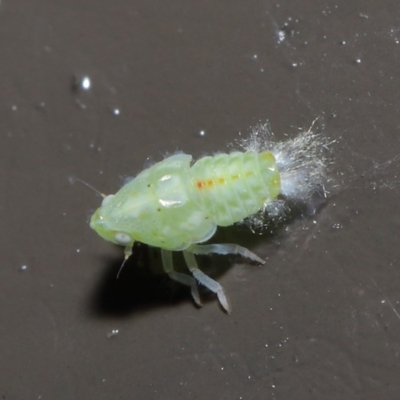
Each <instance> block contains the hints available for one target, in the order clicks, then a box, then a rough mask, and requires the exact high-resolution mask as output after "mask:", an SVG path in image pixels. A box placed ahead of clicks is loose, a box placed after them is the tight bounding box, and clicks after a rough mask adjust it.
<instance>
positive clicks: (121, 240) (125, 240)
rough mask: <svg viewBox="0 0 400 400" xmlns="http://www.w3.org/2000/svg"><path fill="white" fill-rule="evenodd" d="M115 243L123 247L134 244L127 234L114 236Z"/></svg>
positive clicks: (119, 233) (121, 233) (120, 233)
mask: <svg viewBox="0 0 400 400" xmlns="http://www.w3.org/2000/svg"><path fill="white" fill-rule="evenodd" d="M114 238H115V241H116V242H117V243H118V244H121V245H127V244H129V243H131V242H132V238H131V237H130V236H129V235H128V234H127V233H125V232H118V233H116V234H115V236H114Z"/></svg>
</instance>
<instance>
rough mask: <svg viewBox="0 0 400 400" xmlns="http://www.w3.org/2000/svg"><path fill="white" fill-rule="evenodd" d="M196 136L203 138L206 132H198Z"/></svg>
mask: <svg viewBox="0 0 400 400" xmlns="http://www.w3.org/2000/svg"><path fill="white" fill-rule="evenodd" d="M197 135H198V136H200V137H203V136H205V135H206V131H204V130H201V131H199V132H198V133H197Z"/></svg>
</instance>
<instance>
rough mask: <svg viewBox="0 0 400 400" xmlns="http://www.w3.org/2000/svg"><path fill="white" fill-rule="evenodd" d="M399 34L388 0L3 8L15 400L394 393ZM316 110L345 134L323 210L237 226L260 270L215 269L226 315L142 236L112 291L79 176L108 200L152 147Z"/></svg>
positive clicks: (6, 0) (207, 141) (8, 341)
mask: <svg viewBox="0 0 400 400" xmlns="http://www.w3.org/2000/svg"><path fill="white" fill-rule="evenodd" d="M399 41H400V13H399V5H398V1H394V0H393V1H390V0H384V1H381V2H378V1H351V2H349V1H346V0H339V1H333V2H332V1H329V2H328V1H326V2H318V1H311V0H299V1H296V2H294V1H290V0H286V1H279V2H273V1H252V0H250V1H247V2H243V1H238V0H230V1H219V0H217V1H216V0H213V1H188V0H184V1H183V0H171V1H168V2H155V1H148V0H137V1H135V2H133V1H120V0H117V1H113V2H110V1H102V0H96V1H94V0H85V1H81V0H80V1H77V0H70V1H68V2H62V1H32V0H29V1H28V0H15V1H10V0H1V2H0V54H1V62H0V182H1V190H0V221H1V223H0V235H1V238H0V239H1V243H2V250H1V253H0V254H1V256H0V257H1V258H0V260H1V263H0V282H1V283H0V285H1V287H0V321H1V324H0V354H1V365H2V366H1V373H0V395H1V396H2V398H3V399H11V400H14V399H58V400H64V399H133V398H135V399H220V400H222V399H229V400H232V399H243V400H246V399H284V400H288V399H318V400H321V399H377V398H379V399H398V398H399V396H400V381H399V372H400V367H399V357H400V355H399V351H400V304H399V300H400V260H399V235H398V232H399V224H400V210H399V192H400V188H399V183H400V178H399V177H398V175H397V171H398V170H399V162H398V161H397V159H396V157H398V155H399V154H400V146H399V123H400V117H399V106H398V105H399V87H400V85H399V83H400V81H399V69H400V56H399V54H400V44H399ZM84 76H88V77H90V79H91V83H92V86H91V88H90V90H88V91H83V90H79V88H75V89H74V88H73V79H77V80H78V82H79V81H80V80H81V79H82V77H84ZM74 77H75V78H74ZM116 110H119V114H118V113H117V111H116ZM316 117H319V121H318V124H319V126H320V128H322V130H323V132H324V135H326V136H329V137H331V138H332V139H334V140H338V143H337V144H335V146H334V155H335V164H334V166H333V169H332V176H333V177H334V178H335V180H336V182H337V183H338V185H339V188H338V190H337V191H336V192H335V193H334V194H333V195H332V197H331V199H330V200H329V202H328V203H327V205H326V206H325V207H324V208H323V209H322V210H321V211H320V212H319V213H318V214H317V215H316V216H315V217H313V218H311V219H303V220H300V221H294V222H293V223H290V224H288V225H287V228H286V229H283V230H281V231H280V232H279V233H277V235H273V236H271V235H265V236H254V235H251V234H249V233H248V232H246V231H245V230H244V229H237V231H236V230H232V231H230V232H228V233H227V235H230V239H232V238H233V240H235V241H237V242H239V243H241V244H247V245H249V247H251V249H252V250H253V251H255V252H257V254H259V255H261V256H262V257H266V258H267V264H266V266H265V267H263V268H259V267H255V266H250V265H248V264H247V263H246V262H245V261H244V260H238V259H235V258H229V257H228V259H227V260H225V259H223V258H221V257H215V258H212V259H208V258H202V260H201V265H202V266H204V267H205V266H206V265H207V264H209V263H211V264H212V265H214V266H218V265H219V263H220V264H221V266H222V265H223V266H224V268H222V267H221V270H220V272H222V270H223V273H218V271H217V273H216V275H214V276H216V277H217V278H218V280H219V281H220V282H221V283H222V284H223V285H224V287H225V289H226V291H227V294H228V296H229V299H230V301H231V304H232V307H233V313H232V315H231V316H227V315H225V314H224V313H223V312H222V311H221V310H220V308H219V307H218V304H217V301H216V300H215V299H214V298H213V297H212V296H210V297H209V301H207V302H206V304H205V306H204V307H203V308H202V309H200V310H199V309H196V308H195V307H194V305H193V304H192V302H191V299H190V295H189V293H188V292H187V291H186V290H185V289H182V288H180V287H177V286H176V285H172V284H171V283H170V282H169V280H168V279H167V278H166V277H164V276H163V275H162V274H157V273H152V272H151V271H150V270H151V269H152V268H151V266H152V265H157V264H159V259H158V258H157V253H156V252H154V251H153V250H148V249H147V248H146V247H145V246H139V247H137V248H136V249H135V255H134V257H133V260H131V261H130V262H129V263H128V265H127V267H126V268H125V270H124V271H123V273H122V274H121V277H120V279H119V280H118V281H116V280H115V275H116V272H117V271H118V267H119V264H120V262H121V258H122V250H121V249H120V248H116V247H114V246H112V245H110V244H108V243H106V242H104V241H102V240H101V239H100V238H99V237H97V235H96V234H95V233H94V232H92V231H91V230H90V228H89V227H88V225H87V221H88V217H89V216H90V213H91V211H92V210H94V209H95V208H96V207H97V206H98V205H99V203H100V198H99V197H98V196H96V195H95V194H94V192H92V191H91V190H89V189H87V188H86V187H84V186H83V185H78V184H75V185H71V183H70V181H69V178H70V177H78V178H80V179H83V180H85V181H87V182H89V183H90V184H92V185H93V186H95V187H96V188H98V189H99V190H101V191H104V192H106V193H113V192H115V191H116V190H117V189H118V188H119V187H120V185H121V179H120V177H121V176H129V175H134V174H136V173H137V172H139V171H140V170H142V169H143V167H144V165H145V162H146V160H147V159H148V157H150V156H151V157H152V159H153V160H156V161H158V160H161V159H163V157H164V155H165V154H166V153H168V152H169V153H173V152H174V151H176V150H178V149H179V150H183V151H185V152H187V153H189V154H193V155H194V156H195V157H200V156H202V155H204V154H212V153H214V152H217V151H227V143H229V142H232V141H234V140H235V139H236V138H237V137H238V133H239V132H242V135H245V134H246V133H247V132H248V131H249V127H251V126H254V125H255V124H257V123H258V122H259V121H262V122H264V121H266V120H269V122H270V124H271V126H272V129H273V131H274V132H275V133H276V136H277V138H278V139H285V138H286V136H285V135H284V134H285V133H286V134H287V135H288V136H290V137H293V136H294V135H296V133H297V132H298V128H299V127H303V128H305V129H307V128H308V127H309V126H310V125H311V122H312V121H313V120H314V119H315V118H316ZM202 130H204V131H205V135H204V136H200V135H199V132H200V131H202ZM229 264H235V265H233V266H232V268H226V267H227V265H228V266H229ZM24 266H25V267H24ZM113 331H114V333H115V334H113ZM116 331H118V332H116Z"/></svg>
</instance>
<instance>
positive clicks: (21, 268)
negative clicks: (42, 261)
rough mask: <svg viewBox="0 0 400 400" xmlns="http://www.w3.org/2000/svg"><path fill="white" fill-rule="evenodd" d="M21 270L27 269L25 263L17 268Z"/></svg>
mask: <svg viewBox="0 0 400 400" xmlns="http://www.w3.org/2000/svg"><path fill="white" fill-rule="evenodd" d="M19 269H20V270H21V271H26V270H27V269H28V266H27V265H21V267H20V268H19Z"/></svg>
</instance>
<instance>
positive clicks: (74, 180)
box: [69, 177, 107, 199]
mask: <svg viewBox="0 0 400 400" xmlns="http://www.w3.org/2000/svg"><path fill="white" fill-rule="evenodd" d="M69 181H70V182H71V183H75V182H76V181H78V182H80V183H82V184H84V185H85V186H87V187H88V188H89V189H92V190H94V191H95V192H96V193H97V194H99V195H100V196H101V197H102V198H103V199H105V198H106V197H107V195H105V194H104V193H101V192H100V190H97V189H96V188H95V187H93V186H92V185H89V184H88V183H87V182H85V181H83V180H82V179H79V178H74V177H70V178H69Z"/></svg>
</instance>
